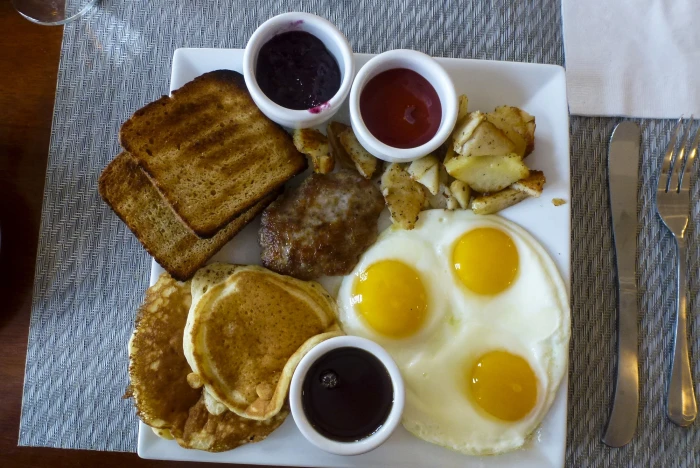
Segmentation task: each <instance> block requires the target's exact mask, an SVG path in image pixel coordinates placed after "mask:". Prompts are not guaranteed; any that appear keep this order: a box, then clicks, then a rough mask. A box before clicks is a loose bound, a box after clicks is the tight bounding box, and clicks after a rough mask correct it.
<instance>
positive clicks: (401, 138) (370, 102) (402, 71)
mask: <svg viewBox="0 0 700 468" xmlns="http://www.w3.org/2000/svg"><path fill="white" fill-rule="evenodd" d="M360 113H361V114H362V120H364V123H365V125H366V126H367V129H368V130H369V131H370V133H372V135H373V136H374V137H375V138H376V139H378V140H379V141H381V142H382V143H384V144H385V145H389V146H392V147H394V148H415V147H417V146H420V145H423V144H425V143H427V142H428V141H430V140H431V139H432V138H433V137H434V136H435V134H436V133H437V131H438V128H439V127H440V122H441V120H442V105H441V104H440V98H439V96H438V93H437V91H435V88H434V87H433V86H432V85H431V84H430V83H429V82H428V80H426V79H425V78H424V77H423V76H421V75H420V74H419V73H417V72H415V71H413V70H409V69H407V68H394V69H391V70H387V71H385V72H382V73H379V74H378V75H377V76H375V77H374V78H372V79H371V80H369V82H368V83H367V84H366V85H365V87H364V89H363V90H362V94H361V95H360Z"/></svg>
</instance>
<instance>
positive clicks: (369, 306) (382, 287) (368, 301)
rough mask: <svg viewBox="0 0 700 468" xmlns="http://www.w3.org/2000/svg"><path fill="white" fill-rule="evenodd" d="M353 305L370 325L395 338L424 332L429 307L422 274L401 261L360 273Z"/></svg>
mask: <svg viewBox="0 0 700 468" xmlns="http://www.w3.org/2000/svg"><path fill="white" fill-rule="evenodd" d="M353 302H354V303H355V304H357V309H358V311H359V313H360V315H361V316H362V317H363V318H364V319H365V321H366V322H367V323H368V324H369V326H371V327H372V328H373V329H374V330H375V331H376V332H377V333H380V334H382V335H385V336H388V337H391V338H406V337H408V336H411V335H413V334H414V333H416V332H417V331H418V330H420V328H421V326H422V325H423V322H424V321H425V317H426V312H427V308H428V303H427V296H426V293H425V287H424V286H423V281H421V278H420V276H419V274H418V272H417V271H416V270H415V269H413V268H412V267H410V266H408V265H406V264H405V263H403V262H399V261H397V260H382V261H380V262H377V263H374V264H372V265H370V267H369V268H367V269H366V270H365V271H363V272H362V273H360V275H359V276H358V278H357V280H356V282H355V288H354V295H353Z"/></svg>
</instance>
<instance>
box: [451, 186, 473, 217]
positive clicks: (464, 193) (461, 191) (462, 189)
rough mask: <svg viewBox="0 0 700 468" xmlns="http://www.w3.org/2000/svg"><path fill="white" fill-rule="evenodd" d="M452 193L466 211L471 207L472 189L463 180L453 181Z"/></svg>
mask: <svg viewBox="0 0 700 468" xmlns="http://www.w3.org/2000/svg"><path fill="white" fill-rule="evenodd" d="M450 192H452V196H453V197H454V198H455V200H457V203H459V207H460V208H462V209H463V210H466V209H467V208H468V207H469V201H470V199H471V197H472V189H471V188H470V187H469V186H468V185H467V184H465V183H464V182H462V181H461V180H456V179H455V180H453V181H452V183H451V184H450Z"/></svg>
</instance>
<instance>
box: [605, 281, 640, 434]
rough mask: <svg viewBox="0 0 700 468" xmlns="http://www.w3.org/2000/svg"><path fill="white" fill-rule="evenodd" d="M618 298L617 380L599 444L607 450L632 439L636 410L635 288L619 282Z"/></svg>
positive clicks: (637, 397) (635, 428)
mask: <svg viewBox="0 0 700 468" xmlns="http://www.w3.org/2000/svg"><path fill="white" fill-rule="evenodd" d="M618 281H619V280H618ZM618 297H619V299H618V300H619V307H618V315H617V379H616V380H615V389H614V395H615V396H614V400H613V405H612V411H611V412H610V419H609V420H608V426H607V428H606V429H605V435H603V442H604V443H605V444H606V445H608V446H610V447H622V446H623V445H625V444H627V443H628V442H629V441H630V440H632V437H634V433H635V431H636V430H637V413H638V411H639V362H638V358H637V345H638V343H637V294H636V288H635V287H634V285H631V287H630V285H625V284H624V283H622V282H620V287H619V295H618Z"/></svg>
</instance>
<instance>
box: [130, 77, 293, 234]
mask: <svg viewBox="0 0 700 468" xmlns="http://www.w3.org/2000/svg"><path fill="white" fill-rule="evenodd" d="M120 140H121V143H122V146H123V147H124V148H125V149H126V150H127V151H128V152H130V153H132V154H133V156H134V157H135V158H136V159H137V160H138V162H139V164H140V165H141V166H142V167H143V169H144V170H145V171H146V172H147V173H148V175H149V176H150V177H151V179H152V180H153V183H154V184H155V185H156V186H157V187H158V188H159V189H160V191H161V192H162V194H163V196H164V197H165V199H166V200H167V202H168V203H169V204H170V205H171V206H172V207H173V209H174V210H175V211H176V212H177V214H178V215H179V216H180V217H181V218H182V220H183V221H184V222H185V224H187V225H188V226H189V227H190V228H191V229H192V230H193V231H194V232H195V233H196V234H197V235H199V236H200V237H211V236H214V235H215V234H216V232H217V230H219V229H220V228H222V227H223V226H225V225H226V224H227V223H228V222H230V221H231V220H232V219H234V218H235V217H236V216H237V215H239V214H240V213H241V212H243V211H244V210H246V209H247V208H249V207H250V206H252V205H254V204H255V203H256V202H258V201H259V200H260V199H262V198H263V197H264V196H265V195H267V194H268V193H270V192H271V191H273V190H275V189H277V188H278V187H280V186H281V185H282V184H284V182H286V181H287V180H288V179H290V178H291V177H293V176H294V175H296V174H297V173H299V172H301V171H302V170H304V169H305V167H306V158H305V157H304V156H303V155H302V154H301V153H299V152H298V151H297V150H296V148H295V147H294V144H293V142H292V138H291V136H290V135H289V134H288V133H287V132H285V131H284V130H283V129H282V128H280V127H279V126H278V125H276V124H275V123H273V122H272V121H270V120H269V119H268V118H267V117H265V116H264V115H263V114H262V112H261V111H260V110H259V109H258V108H257V106H256V105H255V103H254V102H253V100H252V98H251V97H250V95H249V94H248V92H247V90H246V89H245V84H244V81H243V77H242V76H241V75H240V74H239V73H236V72H233V71H229V70H219V71H215V72H211V73H207V74H204V75H202V76H200V77H199V78H197V79H195V80H194V81H191V82H190V83H187V84H186V85H185V86H183V87H182V88H180V89H179V90H177V91H174V92H173V94H172V97H168V96H164V97H162V98H161V99H159V100H157V101H155V102H153V103H151V104H149V105H147V106H145V107H144V108H143V109H141V110H139V111H137V112H136V113H135V114H134V116H133V117H132V118H131V119H129V120H128V121H127V122H125V123H124V125H123V126H122V129H121V132H120Z"/></svg>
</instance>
